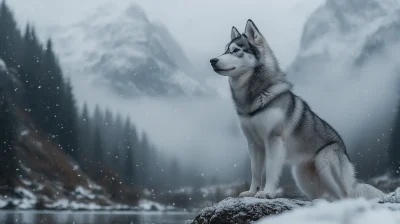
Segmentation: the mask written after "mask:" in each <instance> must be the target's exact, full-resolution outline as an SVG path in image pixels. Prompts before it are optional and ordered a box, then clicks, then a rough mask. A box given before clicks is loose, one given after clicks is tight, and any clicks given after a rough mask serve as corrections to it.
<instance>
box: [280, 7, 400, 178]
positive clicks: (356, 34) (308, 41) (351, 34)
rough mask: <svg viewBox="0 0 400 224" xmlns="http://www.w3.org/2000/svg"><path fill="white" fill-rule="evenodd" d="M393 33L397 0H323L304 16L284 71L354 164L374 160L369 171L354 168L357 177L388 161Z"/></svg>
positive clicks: (398, 23)
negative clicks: (291, 59) (335, 131)
mask: <svg viewBox="0 0 400 224" xmlns="http://www.w3.org/2000/svg"><path fill="white" fill-rule="evenodd" d="M399 34H400V2H399V1H398V0H327V1H326V2H325V3H324V4H323V5H321V6H320V7H319V8H318V9H317V10H316V11H315V12H314V13H312V14H311V15H310V16H309V18H308V19H307V21H306V23H305V25H304V28H303V33H302V38H301V43H300V49H299V52H298V54H297V56H296V58H295V60H294V62H293V63H292V64H291V65H290V66H289V68H288V70H287V73H288V77H289V79H290V81H292V82H294V83H295V84H296V85H295V90H296V91H297V92H298V93H299V94H300V95H301V96H302V97H304V98H305V99H306V100H307V101H308V102H309V103H310V105H311V106H312V108H313V109H314V110H315V111H316V112H317V113H318V114H319V115H320V116H322V117H323V118H324V119H326V120H327V121H328V122H330V123H331V124H332V125H333V126H334V127H335V128H336V129H338V131H339V133H340V134H341V135H342V137H343V138H344V140H345V142H346V145H347V146H348V150H349V152H350V154H351V157H352V158H353V160H354V161H355V163H356V164H357V165H359V166H360V164H361V163H362V162H371V163H374V164H375V165H374V168H373V169H374V170H373V171H372V170H370V169H368V168H369V167H361V166H360V167H358V170H360V171H361V175H363V174H364V175H366V174H368V175H371V174H372V173H373V172H377V171H378V170H379V168H378V167H379V166H381V165H382V164H384V163H385V161H386V160H387V159H388V156H387V152H388V151H387V149H388V145H389V141H390V136H391V135H392V127H393V118H394V115H395V113H394V111H395V109H396V107H397V102H398V100H397V98H396V95H397V93H398V91H399V88H398V85H397V83H398V81H399V71H400V70H399V63H400V60H399V57H398V56H397V52H398V50H400V45H399V44H400V39H399V38H398V37H399ZM382 86H384V87H385V88H382ZM316 93H318V94H316ZM366 130H368V131H366ZM371 169H372V168H371Z"/></svg>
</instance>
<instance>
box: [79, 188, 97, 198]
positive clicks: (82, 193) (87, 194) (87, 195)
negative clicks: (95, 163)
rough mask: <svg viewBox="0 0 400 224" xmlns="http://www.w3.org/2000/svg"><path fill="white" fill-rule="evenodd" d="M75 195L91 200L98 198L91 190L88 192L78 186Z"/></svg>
mask: <svg viewBox="0 0 400 224" xmlns="http://www.w3.org/2000/svg"><path fill="white" fill-rule="evenodd" d="M75 194H76V195H77V196H78V199H79V198H82V197H84V198H89V199H94V198H95V197H96V196H95V195H94V194H93V193H92V191H91V190H88V189H86V188H84V187H82V186H78V187H76V189H75Z"/></svg>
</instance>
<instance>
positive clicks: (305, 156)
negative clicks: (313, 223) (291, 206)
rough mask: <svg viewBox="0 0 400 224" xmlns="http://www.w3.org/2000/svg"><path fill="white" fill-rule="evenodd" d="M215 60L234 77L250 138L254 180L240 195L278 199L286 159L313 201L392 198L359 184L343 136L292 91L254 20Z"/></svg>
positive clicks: (234, 89) (220, 69)
mask: <svg viewBox="0 0 400 224" xmlns="http://www.w3.org/2000/svg"><path fill="white" fill-rule="evenodd" d="M210 63H211V65H212V67H213V69H214V71H215V72H216V73H218V74H220V75H223V76H228V77H229V84H230V88H231V91H232V98H233V101H234V104H235V107H236V110H237V114H238V116H239V120H240V124H241V128H242V130H243V133H244V135H245V137H246V139H247V142H248V148H249V154H250V159H251V172H252V181H251V185H250V189H249V191H246V192H242V193H241V194H240V195H239V196H240V197H253V196H255V197H257V198H274V197H275V192H276V186H277V183H278V181H279V177H280V174H281V170H282V166H283V165H284V162H287V163H289V164H290V165H291V166H292V174H293V177H294V180H295V182H296V184H297V186H298V187H299V188H300V190H301V191H302V192H303V193H304V194H305V195H307V196H308V197H309V198H310V199H311V200H312V199H317V198H329V199H331V200H337V199H342V198H346V197H364V198H366V199H375V198H379V199H384V198H385V197H387V195H386V194H384V193H383V192H382V191H380V190H378V189H376V188H374V187H372V186H371V185H367V184H361V183H358V182H357V180H356V178H355V170H354V167H353V165H352V163H351V162H350V159H349V156H348V154H347V153H346V148H345V144H344V142H343V140H342V138H341V137H340V136H339V134H338V133H337V132H336V131H335V130H334V129H333V128H332V127H331V126H330V125H329V124H328V123H327V122H326V121H324V120H323V119H321V118H320V117H319V116H318V115H316V114H315V113H314V112H313V111H312V110H311V108H310V107H309V106H308V105H307V103H306V102H305V101H304V100H303V99H301V98H300V97H299V96H297V95H295V94H294V93H293V92H292V84H291V83H289V82H288V81H287V80H286V78H285V74H284V73H283V72H282V71H281V69H280V67H279V64H278V61H277V59H276V57H275V56H274V54H273V52H272V50H271V48H270V47H269V46H268V44H267V41H266V40H265V38H264V36H263V35H262V34H261V33H260V32H259V30H258V29H257V27H256V26H255V25H254V23H253V22H252V21H251V20H248V21H247V24H246V28H245V32H244V33H243V34H240V33H239V32H238V30H237V29H236V28H235V27H232V32H231V41H230V43H229V44H228V45H227V47H226V51H225V53H224V54H222V55H221V56H219V57H216V58H213V59H211V60H210ZM263 180H265V182H264V181H263Z"/></svg>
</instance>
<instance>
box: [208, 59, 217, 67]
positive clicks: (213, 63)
mask: <svg viewBox="0 0 400 224" xmlns="http://www.w3.org/2000/svg"><path fill="white" fill-rule="evenodd" d="M217 62H218V59H217V58H213V59H211V60H210V63H211V66H213V67H214V66H215V65H216V64H217Z"/></svg>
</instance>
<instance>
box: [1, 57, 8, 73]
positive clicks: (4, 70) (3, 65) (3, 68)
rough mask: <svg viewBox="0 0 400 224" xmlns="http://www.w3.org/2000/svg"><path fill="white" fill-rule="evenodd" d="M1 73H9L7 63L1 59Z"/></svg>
mask: <svg viewBox="0 0 400 224" xmlns="http://www.w3.org/2000/svg"><path fill="white" fill-rule="evenodd" d="M0 71H1V72H6V71H7V66H6V63H5V62H4V61H3V60H1V58H0Z"/></svg>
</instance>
